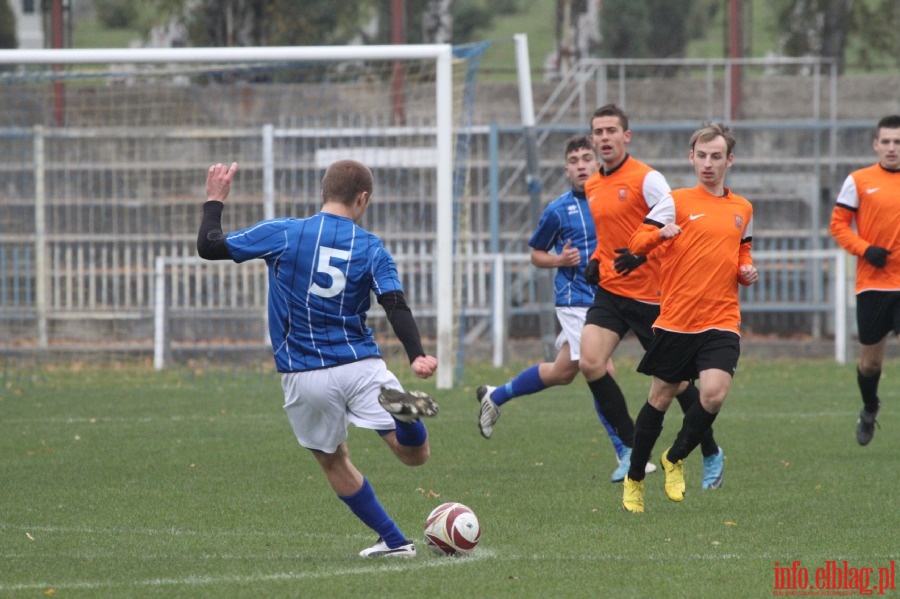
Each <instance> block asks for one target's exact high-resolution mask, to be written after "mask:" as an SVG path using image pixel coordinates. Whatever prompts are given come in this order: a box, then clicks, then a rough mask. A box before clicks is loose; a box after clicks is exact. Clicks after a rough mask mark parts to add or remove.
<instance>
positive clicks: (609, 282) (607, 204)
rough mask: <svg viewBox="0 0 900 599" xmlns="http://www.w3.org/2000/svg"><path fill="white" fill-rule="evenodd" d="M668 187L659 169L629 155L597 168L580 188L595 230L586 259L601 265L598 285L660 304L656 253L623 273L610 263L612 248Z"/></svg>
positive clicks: (625, 239) (625, 242)
mask: <svg viewBox="0 0 900 599" xmlns="http://www.w3.org/2000/svg"><path fill="white" fill-rule="evenodd" d="M669 191H670V188H669V184H668V183H666V179H665V177H663V176H662V174H661V173H659V172H658V171H655V170H653V169H652V168H651V167H649V166H647V165H646V164H644V163H643V162H641V161H639V160H636V159H635V158H632V157H631V156H626V157H625V161H624V162H623V163H622V164H620V165H619V166H618V167H616V168H615V169H612V170H611V171H608V172H603V169H602V168H601V170H600V171H598V172H597V173H595V174H594V175H592V176H591V178H590V179H588V180H587V182H586V183H585V185H584V192H585V194H586V195H587V198H588V205H589V206H590V209H591V215H592V216H593V218H594V228H595V229H596V230H597V249H596V250H594V253H593V255H591V259H592V260H597V261H598V262H599V263H600V286H601V287H603V289H605V290H606V291H609V292H610V293H615V294H616V295H621V296H623V297H627V298H631V299H635V300H639V301H642V302H648V303H653V304H658V303H659V257H658V256H655V255H653V254H651V255H650V256H649V257H648V260H647V262H646V263H644V264H643V265H641V266H640V267H639V268H637V269H635V270H634V271H633V272H631V273H630V274H629V275H628V276H622V275H620V274H619V273H617V272H616V270H615V268H614V266H613V261H614V260H615V259H616V257H618V254H616V252H615V250H616V249H618V248H624V247H628V240H629V239H631V234H632V233H633V232H634V230H635V229H636V228H637V227H638V226H640V224H641V223H642V222H643V221H644V218H646V216H647V214H648V213H649V212H650V209H651V208H653V207H654V206H656V205H657V204H658V203H659V202H660V201H661V200H662V199H663V198H665V197H667V196H668V193H669Z"/></svg>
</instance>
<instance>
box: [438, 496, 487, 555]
mask: <svg viewBox="0 0 900 599" xmlns="http://www.w3.org/2000/svg"><path fill="white" fill-rule="evenodd" d="M479 539H481V525H480V524H479V523H478V517H477V516H475V512H473V511H472V510H471V509H470V508H469V507H468V506H465V505H463V504H461V503H453V502H450V503H442V504H441V505H439V506H437V507H436V508H434V509H433V510H432V511H431V513H430V514H428V518H427V519H426V520H425V543H426V544H427V545H428V546H429V547H431V549H432V550H433V551H434V552H435V553H437V554H438V555H446V556H450V557H454V556H461V555H468V554H470V553H471V552H472V550H473V549H475V546H476V545H478V541H479Z"/></svg>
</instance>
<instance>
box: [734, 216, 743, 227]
mask: <svg viewBox="0 0 900 599" xmlns="http://www.w3.org/2000/svg"><path fill="white" fill-rule="evenodd" d="M734 226H735V227H736V228H738V229H743V228H744V219H743V218H741V215H740V214H735V215H734Z"/></svg>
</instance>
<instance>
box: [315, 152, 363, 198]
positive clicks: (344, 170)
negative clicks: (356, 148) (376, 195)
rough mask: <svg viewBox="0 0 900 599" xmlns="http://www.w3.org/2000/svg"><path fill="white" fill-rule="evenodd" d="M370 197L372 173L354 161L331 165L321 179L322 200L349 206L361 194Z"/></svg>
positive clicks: (343, 161) (342, 161) (340, 161)
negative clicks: (366, 193)
mask: <svg viewBox="0 0 900 599" xmlns="http://www.w3.org/2000/svg"><path fill="white" fill-rule="evenodd" d="M364 191H366V192H368V193H369V195H370V196H371V195H372V171H370V170H369V169H368V167H366V166H365V165H364V164H362V163H361V162H357V161H356V160H338V161H337V162H334V163H332V165H331V166H329V167H328V169H327V170H326V171H325V176H324V177H323V178H322V199H324V200H325V201H326V202H328V201H338V202H341V203H342V204H347V205H348V206H349V205H351V204H352V203H353V202H354V200H356V198H357V196H359V194H360V193H362V192H364Z"/></svg>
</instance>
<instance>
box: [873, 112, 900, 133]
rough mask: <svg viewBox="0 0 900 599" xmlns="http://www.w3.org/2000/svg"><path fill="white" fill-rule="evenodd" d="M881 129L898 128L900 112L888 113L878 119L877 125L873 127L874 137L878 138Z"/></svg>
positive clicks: (899, 125) (899, 126)
mask: <svg viewBox="0 0 900 599" xmlns="http://www.w3.org/2000/svg"><path fill="white" fill-rule="evenodd" d="M882 129H900V114H890V115H888V116H886V117H883V118H882V119H881V120H880V121H878V126H877V127H875V139H878V136H879V135H880V134H881V130H882Z"/></svg>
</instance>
